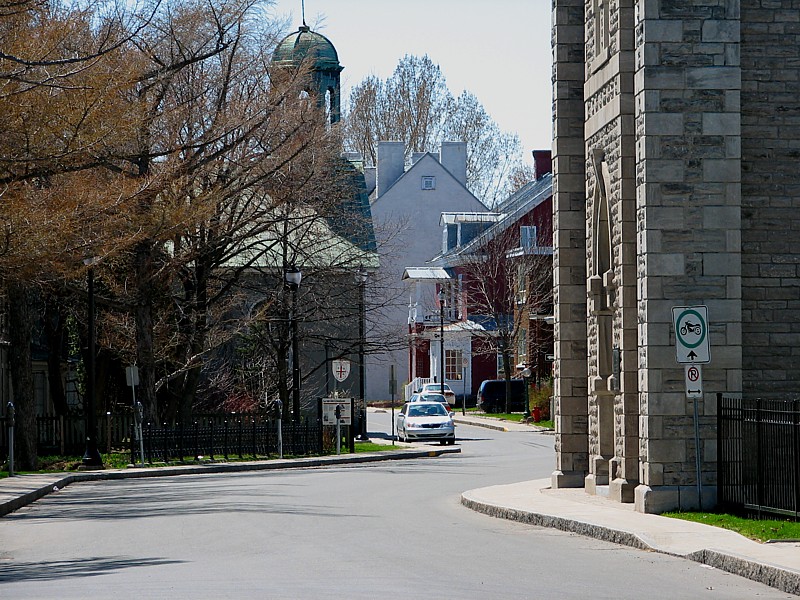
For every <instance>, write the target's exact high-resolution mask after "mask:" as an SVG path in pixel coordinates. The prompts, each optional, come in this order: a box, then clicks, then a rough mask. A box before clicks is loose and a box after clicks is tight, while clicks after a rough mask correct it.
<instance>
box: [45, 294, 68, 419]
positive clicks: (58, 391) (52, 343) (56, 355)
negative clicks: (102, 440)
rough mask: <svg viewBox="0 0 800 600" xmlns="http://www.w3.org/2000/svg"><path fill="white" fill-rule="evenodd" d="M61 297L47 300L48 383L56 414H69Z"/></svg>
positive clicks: (50, 297) (51, 297)
mask: <svg viewBox="0 0 800 600" xmlns="http://www.w3.org/2000/svg"><path fill="white" fill-rule="evenodd" d="M59 300H60V299H59V298H58V297H57V296H49V297H48V298H47V299H46V300H45V315H44V322H45V332H46V334H47V384H48V388H49V389H50V398H51V399H52V401H53V408H55V411H56V414H57V415H59V416H64V415H66V414H67V410H68V407H67V396H66V394H65V393H64V382H63V379H62V377H61V351H62V349H63V347H64V312H63V311H62V310H61V307H60V303H59Z"/></svg>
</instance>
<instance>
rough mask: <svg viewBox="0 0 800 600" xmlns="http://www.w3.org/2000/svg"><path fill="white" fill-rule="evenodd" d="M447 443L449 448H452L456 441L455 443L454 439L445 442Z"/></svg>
mask: <svg viewBox="0 0 800 600" xmlns="http://www.w3.org/2000/svg"><path fill="white" fill-rule="evenodd" d="M447 443H448V444H449V445H450V446H452V445H453V444H455V443H456V441H455V439H452V440H447Z"/></svg>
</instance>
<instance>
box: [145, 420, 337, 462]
mask: <svg viewBox="0 0 800 600" xmlns="http://www.w3.org/2000/svg"><path fill="white" fill-rule="evenodd" d="M281 443H282V451H283V454H284V455H294V456H302V455H309V454H321V453H322V432H321V428H320V425H319V424H318V423H317V422H316V420H314V421H309V420H303V421H301V422H297V423H296V422H293V421H282V422H281V436H280V437H279V435H278V420H277V419H265V418H260V417H254V416H251V417H239V418H225V417H223V416H214V417H207V418H201V419H196V420H193V421H191V422H190V423H188V424H184V423H178V424H176V425H168V424H164V425H156V424H153V423H146V424H144V425H142V446H143V448H144V462H147V463H151V464H152V463H154V462H175V461H185V460H200V459H208V460H220V459H222V460H228V459H231V458H239V459H243V458H250V459H253V460H255V459H257V458H264V457H269V456H276V455H278V454H279V453H280V452H281V447H280V446H279V444H281ZM130 452H131V463H133V464H137V463H140V462H142V459H141V455H140V450H139V443H138V441H137V440H136V437H135V434H134V432H133V428H131V434H130Z"/></svg>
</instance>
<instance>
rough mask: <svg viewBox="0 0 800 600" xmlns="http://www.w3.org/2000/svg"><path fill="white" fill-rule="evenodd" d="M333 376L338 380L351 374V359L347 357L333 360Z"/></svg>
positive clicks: (342, 379)
mask: <svg viewBox="0 0 800 600" xmlns="http://www.w3.org/2000/svg"><path fill="white" fill-rule="evenodd" d="M332 363H333V367H332V368H333V377H334V378H335V379H336V381H344V380H345V379H347V376H348V375H350V361H349V360H347V359H346V358H341V359H339V360H334V361H332Z"/></svg>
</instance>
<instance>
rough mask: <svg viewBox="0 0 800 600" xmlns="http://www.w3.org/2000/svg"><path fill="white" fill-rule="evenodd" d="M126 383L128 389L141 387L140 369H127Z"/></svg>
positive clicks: (131, 367)
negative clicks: (136, 386)
mask: <svg viewBox="0 0 800 600" xmlns="http://www.w3.org/2000/svg"><path fill="white" fill-rule="evenodd" d="M125 383H127V384H128V387H133V386H135V385H139V367H137V366H136V365H131V366H130V367H125Z"/></svg>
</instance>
